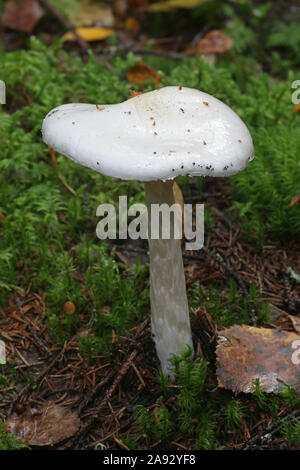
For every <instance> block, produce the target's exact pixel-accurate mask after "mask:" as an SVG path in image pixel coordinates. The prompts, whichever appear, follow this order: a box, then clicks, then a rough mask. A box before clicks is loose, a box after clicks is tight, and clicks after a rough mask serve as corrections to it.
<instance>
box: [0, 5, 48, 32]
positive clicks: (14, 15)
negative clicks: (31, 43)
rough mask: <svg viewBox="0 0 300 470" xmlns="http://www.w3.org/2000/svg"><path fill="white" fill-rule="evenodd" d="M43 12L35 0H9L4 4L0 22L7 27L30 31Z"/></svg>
mask: <svg viewBox="0 0 300 470" xmlns="http://www.w3.org/2000/svg"><path fill="white" fill-rule="evenodd" d="M43 14H44V10H43V8H42V7H41V6H40V4H39V2H38V1H37V0H23V1H22V2H16V1H9V2H6V3H5V5H4V10H3V13H2V16H1V22H2V24H3V26H5V27H7V28H11V29H15V30H16V31H22V32H25V33H31V31H32V30H33V28H34V27H35V25H36V24H37V22H38V21H39V20H40V18H41V17H42V16H43Z"/></svg>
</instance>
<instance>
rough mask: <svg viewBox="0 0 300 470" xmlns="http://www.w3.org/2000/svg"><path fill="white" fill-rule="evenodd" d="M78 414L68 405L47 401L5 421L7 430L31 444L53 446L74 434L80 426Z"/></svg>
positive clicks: (23, 441)
mask: <svg viewBox="0 0 300 470" xmlns="http://www.w3.org/2000/svg"><path fill="white" fill-rule="evenodd" d="M79 424H80V420H79V418H78V416H77V414H76V413H75V412H74V411H72V410H70V409H69V408H67V407H64V406H61V405H56V404H55V403H53V402H47V403H46V404H45V405H43V406H42V407H41V408H40V409H39V410H37V411H35V412H34V413H32V410H27V411H26V412H25V413H23V414H21V415H15V416H12V417H11V418H9V419H7V420H6V421H5V428H6V430H7V432H12V433H14V434H15V435H16V436H18V437H20V438H21V442H22V443H23V444H27V445H30V446H52V445H53V444H56V443H58V442H61V441H64V440H65V439H68V438H69V437H71V436H73V435H74V434H75V433H76V431H77V430H78V428H79Z"/></svg>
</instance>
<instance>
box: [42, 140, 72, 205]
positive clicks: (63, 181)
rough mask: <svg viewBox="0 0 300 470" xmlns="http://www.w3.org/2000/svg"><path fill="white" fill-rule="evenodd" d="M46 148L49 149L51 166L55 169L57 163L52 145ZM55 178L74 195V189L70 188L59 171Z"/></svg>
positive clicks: (56, 168)
mask: <svg viewBox="0 0 300 470" xmlns="http://www.w3.org/2000/svg"><path fill="white" fill-rule="evenodd" d="M48 149H49V151H50V156H51V163H52V166H53V168H54V170H55V171H57V170H58V165H57V160H56V155H55V150H54V149H53V148H52V147H49V146H48ZM57 178H58V179H59V181H61V182H62V184H63V185H64V186H65V188H67V190H68V191H70V193H72V194H73V196H76V191H75V190H74V189H73V188H71V186H70V185H69V184H68V183H67V182H66V180H65V179H64V177H63V176H62V175H61V173H57Z"/></svg>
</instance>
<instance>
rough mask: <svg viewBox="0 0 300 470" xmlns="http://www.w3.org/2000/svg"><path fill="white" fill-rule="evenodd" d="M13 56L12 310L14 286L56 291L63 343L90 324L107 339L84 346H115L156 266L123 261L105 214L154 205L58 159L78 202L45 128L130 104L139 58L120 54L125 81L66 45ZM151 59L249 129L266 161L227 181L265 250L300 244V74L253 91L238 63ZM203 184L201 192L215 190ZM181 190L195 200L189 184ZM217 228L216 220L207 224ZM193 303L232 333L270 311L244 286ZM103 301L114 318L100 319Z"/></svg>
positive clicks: (5, 275)
mask: <svg viewBox="0 0 300 470" xmlns="http://www.w3.org/2000/svg"><path fill="white" fill-rule="evenodd" d="M2 59H3V67H2V69H1V77H0V78H1V79H2V80H4V81H5V82H6V85H7V105H3V106H1V111H0V140H1V142H2V145H1V149H0V211H1V212H2V213H3V214H5V216H6V218H5V219H1V221H0V223H1V232H0V238H1V243H0V282H1V286H2V288H1V289H0V304H1V305H4V304H5V302H6V301H7V298H8V295H10V292H12V290H14V289H18V288H26V287H27V286H28V285H29V284H30V283H31V285H32V287H31V288H32V289H33V290H35V291H38V290H41V291H43V292H45V294H46V303H47V319H48V324H49V327H50V329H51V331H52V333H53V336H54V337H55V339H56V340H57V341H64V340H65V339H66V338H67V337H68V336H69V335H70V334H73V333H75V332H76V331H77V329H78V327H79V326H80V325H82V322H83V323H84V324H85V325H88V327H89V328H90V331H91V333H93V334H94V335H95V336H93V335H92V338H93V339H92V340H90V341H89V340H84V341H83V343H82V348H83V350H84V351H96V350H97V351H99V350H100V349H101V348H104V349H105V345H108V343H109V340H108V338H110V335H111V331H112V330H115V332H116V333H117V334H118V333H121V332H124V331H126V330H127V329H128V327H130V324H131V322H132V321H133V320H135V319H138V318H140V316H141V315H142V313H143V311H145V308H148V280H147V279H148V274H147V267H145V268H142V269H141V268H139V267H138V266H136V267H135V270H134V271H131V272H130V271H129V272H126V270H124V267H123V266H119V265H118V264H117V263H116V262H115V261H113V259H112V258H111V257H110V251H109V249H108V245H107V244H106V243H105V242H103V241H99V240H98V239H97V238H96V236H95V227H96V224H97V219H96V217H95V213H96V208H97V206H98V205H99V204H100V203H103V202H117V200H118V196H119V195H121V194H127V195H128V197H129V202H130V203H133V202H142V201H144V192H143V187H142V185H140V184H138V183H134V182H121V183H120V182H117V183H116V181H115V180H114V179H112V178H108V177H105V176H102V175H99V174H97V173H95V172H92V171H90V170H89V169H87V168H83V167H81V166H79V165H76V164H75V163H73V162H71V161H70V160H68V159H67V158H65V157H63V156H60V155H57V159H58V166H59V172H60V173H61V174H62V175H63V177H64V178H65V180H66V181H67V182H68V184H69V185H70V186H72V187H73V189H74V190H76V195H75V196H74V195H73V194H71V193H70V192H69V191H68V190H67V189H66V188H65V187H64V186H63V185H62V184H61V182H60V180H59V179H58V178H57V175H56V172H55V170H54V169H53V167H52V165H51V162H50V155H49V151H48V149H47V147H46V145H44V143H43V142H42V140H41V134H40V130H41V123H42V119H43V117H44V116H45V115H46V113H47V112H48V111H49V110H50V109H51V108H53V107H55V106H57V105H60V104H62V103H65V102H72V101H86V102H95V103H115V102H120V101H122V100H125V99H126V98H128V96H129V89H130V88H132V85H130V84H129V83H128V82H127V81H126V80H125V78H124V77H125V73H126V70H127V69H128V68H129V67H130V66H132V64H134V62H135V61H136V60H137V59H138V58H137V57H135V56H134V55H133V54H131V53H129V54H128V55H127V56H126V57H122V56H121V55H116V56H115V57H114V58H113V59H112V67H113V69H114V70H115V72H116V74H117V75H118V77H115V76H112V75H111V74H110V72H109V71H108V70H107V69H106V68H105V67H104V65H103V64H102V63H101V61H97V60H95V58H94V57H93V56H92V55H89V57H88V60H87V61H86V62H85V63H83V62H82V61H81V59H80V58H79V57H70V56H69V55H68V54H67V53H66V52H65V51H64V50H62V44H61V42H60V41H57V42H54V43H53V44H52V45H51V46H49V45H45V44H43V43H42V42H40V41H38V40H37V39H36V38H34V37H32V38H31V40H30V49H29V50H18V51H15V52H10V53H6V54H3V53H2ZM147 61H148V62H149V63H150V64H152V65H153V66H156V67H157V69H158V70H159V73H160V74H161V77H162V85H163V86H166V85H178V84H179V83H180V84H182V85H184V86H189V87H195V88H199V89H202V90H204V91H207V92H208V93H212V94H215V96H216V97H218V98H220V99H222V100H223V101H225V102H226V103H227V104H228V105H229V106H231V107H232V108H233V109H235V110H236V112H237V113H238V114H239V115H240V116H241V117H242V119H244V120H245V122H246V124H247V125H248V127H249V129H250V131H251V133H252V135H253V139H254V143H255V149H256V158H255V159H254V161H253V162H251V164H250V165H249V167H248V168H247V169H246V170H245V171H244V172H242V173H241V174H239V175H237V176H234V177H232V178H228V179H227V180H226V182H227V183H228V184H230V187H231V193H230V197H231V200H232V209H235V213H236V214H237V217H238V218H239V219H240V221H241V223H242V226H243V228H244V229H245V230H246V231H247V233H248V234H249V237H252V239H253V240H255V242H258V243H260V244H262V243H263V241H264V240H265V238H266V237H269V236H272V237H273V238H275V239H283V240H289V239H295V238H297V237H299V234H300V222H299V221H300V204H295V205H294V206H293V207H291V206H290V205H289V203H290V200H291V198H292V197H293V196H294V195H295V194H297V193H298V192H299V187H298V182H299V179H300V165H299V156H298V153H297V152H298V150H297V149H298V147H297V145H298V140H297V133H298V128H299V123H300V116H299V115H297V114H293V113H292V109H293V107H292V105H291V88H290V85H291V81H292V80H294V79H295V75H294V74H293V73H290V75H289V81H287V82H286V83H281V82H280V83H279V82H275V81H272V80H270V78H269V77H268V76H267V75H265V74H258V75H257V76H255V75H249V76H247V78H246V81H245V82H244V83H243V84H242V85H241V84H239V82H237V81H235V75H236V68H235V67H236V66H233V65H230V64H229V65H228V64H226V65H225V64H223V65H222V63H220V65H217V66H216V67H212V66H211V65H209V64H207V63H205V62H204V61H203V60H202V59H201V58H192V59H187V60H185V61H183V62H181V63H175V62H173V61H169V60H166V59H162V58H159V57H152V58H151V57H147ZM149 89H150V87H149ZM197 180H198V181H197V184H198V191H199V193H200V192H201V190H202V189H203V185H204V184H206V183H205V180H203V179H202V178H198V179H197ZM181 183H182V185H183V188H184V192H185V193H188V188H189V182H188V179H187V178H185V179H182V180H181ZM213 223H214V218H213V216H211V214H209V213H207V214H206V224H207V225H212V224H213ZM80 279H82V281H80ZM209 299H212V300H209ZM67 300H72V301H73V302H74V303H75V304H76V307H77V310H76V314H75V315H74V316H73V318H72V319H71V322H70V318H67V317H66V316H65V315H64V314H63V312H62V308H63V304H64V302H65V301H67ZM190 301H191V305H192V306H193V305H194V304H196V303H197V302H199V301H201V302H202V301H204V302H206V304H207V306H208V307H209V311H212V314H213V317H214V319H215V320H216V321H217V322H219V323H220V324H223V325H229V324H231V323H232V322H236V321H238V322H239V323H240V322H245V323H247V322H249V321H250V319H249V311H250V310H249V309H250V308H251V307H253V306H254V307H255V309H256V311H258V317H259V323H260V324H263V323H264V321H265V320H266V319H267V317H268V315H269V314H268V309H267V307H266V306H263V305H261V304H260V303H259V301H258V297H257V295H256V294H255V295H254V297H253V298H251V296H250V299H247V300H245V299H244V300H243V299H242V297H241V296H239V295H238V294H237V293H234V292H233V291H232V289H229V290H227V291H224V292H223V293H215V292H214V290H212V291H211V292H210V293H209V292H205V291H203V292H202V291H201V289H199V288H195V290H192V291H191V292H190ZM103 305H108V306H109V307H110V308H109V311H107V312H106V313H105V314H103V313H101V314H99V311H100V310H101V307H102V306H103ZM221 305H222V307H221Z"/></svg>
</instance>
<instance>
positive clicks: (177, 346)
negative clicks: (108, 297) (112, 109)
mask: <svg viewBox="0 0 300 470" xmlns="http://www.w3.org/2000/svg"><path fill="white" fill-rule="evenodd" d="M173 184H174V182H173V181H166V182H162V181H155V182H151V183H146V184H145V188H146V201H147V207H148V219H149V251H150V302H151V327H152V334H153V339H154V341H155V345H156V350H157V355H158V357H159V359H160V362H161V366H162V370H163V372H164V373H165V374H167V375H169V376H170V377H172V372H171V370H170V362H169V359H170V357H171V356H172V355H173V354H176V355H179V354H180V353H181V352H182V351H183V350H184V348H185V347H186V346H189V347H191V348H193V343H192V334H191V327H190V317H189V308H188V302H187V296H186V287H185V276H184V268H183V261H182V251H181V240H180V239H175V238H174V233H175V232H174V231H175V228H174V219H175V217H172V216H171V217H170V234H171V237H170V239H162V237H161V224H160V231H159V239H158V240H157V239H153V238H151V207H152V204H167V205H168V206H169V207H170V206H172V205H173V204H174V203H175V197H174V193H173ZM175 223H176V222H175ZM180 223H181V221H180Z"/></svg>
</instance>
